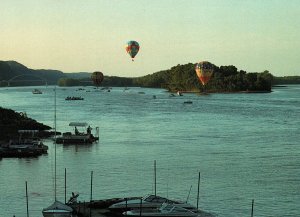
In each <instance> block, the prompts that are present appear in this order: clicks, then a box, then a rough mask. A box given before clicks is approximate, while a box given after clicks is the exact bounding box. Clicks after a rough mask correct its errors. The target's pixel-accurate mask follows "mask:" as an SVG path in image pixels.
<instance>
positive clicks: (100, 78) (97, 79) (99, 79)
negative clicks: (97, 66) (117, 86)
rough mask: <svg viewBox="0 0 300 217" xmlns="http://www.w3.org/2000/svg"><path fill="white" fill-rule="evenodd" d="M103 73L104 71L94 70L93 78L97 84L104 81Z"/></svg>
mask: <svg viewBox="0 0 300 217" xmlns="http://www.w3.org/2000/svg"><path fill="white" fill-rule="evenodd" d="M103 78H104V76H103V73H102V72H99V71H98V72H93V74H92V75H91V79H92V81H93V83H94V84H95V85H96V86H99V85H100V84H101V83H102V81H103Z"/></svg>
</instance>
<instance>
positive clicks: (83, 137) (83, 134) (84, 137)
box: [56, 122, 99, 144]
mask: <svg viewBox="0 0 300 217" xmlns="http://www.w3.org/2000/svg"><path fill="white" fill-rule="evenodd" d="M69 126H70V127H74V133H71V132H65V133H63V135H62V136H60V137H57V138H56V143H58V144H92V143H94V142H96V141H98V140H99V128H98V127H96V128H95V130H96V134H95V136H94V135H93V134H92V128H91V127H90V126H89V125H88V124H87V123H85V122H71V123H70V124H69ZM78 128H84V130H82V129H81V130H80V131H79V130H78Z"/></svg>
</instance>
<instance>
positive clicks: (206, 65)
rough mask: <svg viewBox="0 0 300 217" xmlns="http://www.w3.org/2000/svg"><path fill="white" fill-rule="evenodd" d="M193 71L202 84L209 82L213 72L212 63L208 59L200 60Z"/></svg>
mask: <svg viewBox="0 0 300 217" xmlns="http://www.w3.org/2000/svg"><path fill="white" fill-rule="evenodd" d="M195 71H196V74H197V76H198V79H199V81H200V82H201V83H202V85H203V86H204V85H206V84H207V83H208V82H209V80H210V78H211V76H212V74H213V72H214V65H213V64H211V63H210V62H208V61H202V62H199V63H197V64H196V67H195Z"/></svg>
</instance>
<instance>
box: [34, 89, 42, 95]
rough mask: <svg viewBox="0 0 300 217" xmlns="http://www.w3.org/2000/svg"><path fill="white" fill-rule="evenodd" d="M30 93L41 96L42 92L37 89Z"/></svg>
mask: <svg viewBox="0 0 300 217" xmlns="http://www.w3.org/2000/svg"><path fill="white" fill-rule="evenodd" d="M32 93H33V94H42V93H43V92H42V91H41V90H39V89H34V90H33V91H32Z"/></svg>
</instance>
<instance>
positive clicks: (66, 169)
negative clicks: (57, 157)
mask: <svg viewBox="0 0 300 217" xmlns="http://www.w3.org/2000/svg"><path fill="white" fill-rule="evenodd" d="M66 203H67V168H65V204H66Z"/></svg>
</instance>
